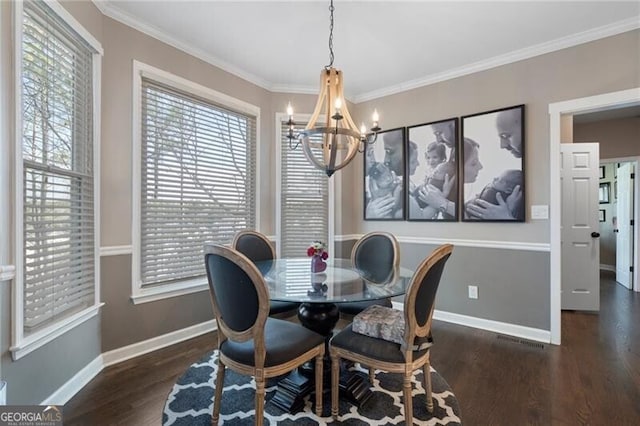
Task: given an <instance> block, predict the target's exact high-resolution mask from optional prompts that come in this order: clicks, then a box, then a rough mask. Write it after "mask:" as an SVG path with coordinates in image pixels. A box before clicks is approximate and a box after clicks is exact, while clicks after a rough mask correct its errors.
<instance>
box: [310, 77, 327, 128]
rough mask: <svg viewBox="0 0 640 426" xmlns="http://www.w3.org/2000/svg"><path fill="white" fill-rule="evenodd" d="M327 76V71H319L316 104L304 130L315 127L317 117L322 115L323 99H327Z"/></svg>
mask: <svg viewBox="0 0 640 426" xmlns="http://www.w3.org/2000/svg"><path fill="white" fill-rule="evenodd" d="M328 75H329V71H328V70H324V69H323V70H322V71H320V93H319V94H318V100H317V102H316V106H315V108H314V109H313V114H311V118H309V121H308V122H307V126H306V127H305V130H309V129H313V128H314V127H315V126H316V122H317V121H318V117H319V116H320V114H322V113H323V111H322V110H323V107H324V104H325V102H324V101H325V99H326V97H327V78H328Z"/></svg>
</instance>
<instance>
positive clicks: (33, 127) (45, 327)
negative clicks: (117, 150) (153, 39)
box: [12, 2, 101, 358]
mask: <svg viewBox="0 0 640 426" xmlns="http://www.w3.org/2000/svg"><path fill="white" fill-rule="evenodd" d="M16 13H17V15H18V16H20V20H19V22H20V23H21V26H20V33H19V37H17V40H18V44H17V49H16V51H17V52H19V54H18V55H17V60H16V62H17V64H18V70H19V72H18V75H19V76H20V78H19V80H18V83H17V87H18V89H17V91H18V93H17V98H18V99H19V105H20V107H21V109H20V111H18V113H17V114H16V115H17V122H18V126H17V127H18V134H19V137H18V138H17V141H18V149H17V151H18V152H19V153H21V155H20V157H19V158H20V161H19V162H18V164H16V172H17V176H16V186H17V188H16V197H17V200H16V209H17V211H16V217H17V218H20V219H18V220H17V232H16V234H17V237H16V247H17V249H18V251H19V253H20V255H19V256H17V257H16V258H17V259H19V260H18V261H17V264H18V265H17V266H18V267H17V270H18V272H17V276H16V282H17V285H18V289H19V290H18V291H17V292H16V293H17V294H16V295H15V297H16V300H15V303H16V308H17V309H16V314H17V318H16V321H15V325H16V332H15V336H16V342H15V343H14V347H13V348H12V350H13V351H14V357H15V358H19V357H20V356H22V355H24V354H26V353H28V352H30V351H31V350H33V349H35V348H36V347H38V346H40V345H41V344H44V343H46V341H49V340H51V339H52V338H54V337H55V335H56V333H58V334H60V333H61V332H64V330H66V329H68V328H69V327H71V326H73V325H75V324H77V323H79V322H81V321H82V320H84V319H86V318H89V317H90V316H93V315H95V313H96V312H97V307H98V306H97V305H98V297H99V295H98V291H97V281H98V277H99V274H98V246H99V238H98V232H97V225H98V224H97V221H96V212H97V210H98V204H97V199H98V191H97V176H96V167H95V165H96V164H97V162H96V161H95V158H94V153H95V152H96V146H97V145H98V141H97V133H98V132H97V131H95V128H94V117H95V116H97V114H98V111H97V109H98V108H97V105H98V102H97V99H96V95H97V93H98V92H99V91H98V86H99V85H98V84H97V83H96V81H95V76H94V69H96V70H99V60H100V56H99V53H100V50H101V48H100V45H99V43H97V41H95V39H93V37H91V36H90V35H88V33H86V31H85V30H84V29H82V27H80V26H79V24H77V22H76V21H75V20H74V19H73V18H72V17H71V16H70V15H68V13H67V12H66V11H64V9H62V8H61V7H60V6H59V5H58V4H57V3H50V4H45V3H44V2H24V4H23V8H19V7H18V8H17V9H16ZM96 74H97V73H96ZM18 197H19V198H18Z"/></svg>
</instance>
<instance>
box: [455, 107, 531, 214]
mask: <svg viewBox="0 0 640 426" xmlns="http://www.w3.org/2000/svg"><path fill="white" fill-rule="evenodd" d="M461 126H462V140H461V142H460V147H461V162H462V166H461V170H462V178H461V180H462V182H463V185H462V201H463V203H464V204H463V208H462V209H461V213H462V220H463V221H468V222H476V221H484V222H524V220H525V169H524V164H525V162H524V153H525V123H524V105H517V106H512V107H508V108H501V109H497V110H493V111H487V112H482V113H478V114H473V115H468V116H465V117H462V124H461Z"/></svg>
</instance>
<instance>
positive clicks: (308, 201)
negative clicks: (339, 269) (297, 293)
mask: <svg viewBox="0 0 640 426" xmlns="http://www.w3.org/2000/svg"><path fill="white" fill-rule="evenodd" d="M295 121H296V123H297V124H296V129H295V131H300V130H303V129H304V127H305V125H306V124H305V123H304V120H300V119H296V120H295ZM277 123H278V130H279V132H278V135H277V140H279V141H280V144H279V149H278V166H279V167H278V180H279V181H278V190H279V191H278V206H277V210H278V211H277V214H276V216H277V223H276V234H277V236H276V238H277V242H276V249H277V252H278V256H279V257H304V256H306V253H307V248H308V247H309V244H311V243H312V242H313V241H314V240H320V241H324V242H326V243H327V247H329V254H330V255H334V253H332V251H333V230H332V227H333V220H332V218H333V213H332V211H333V209H332V202H331V201H332V193H333V191H332V184H333V179H335V177H333V178H331V179H329V178H327V175H326V174H325V173H324V172H323V171H322V170H318V169H316V168H315V167H313V166H312V165H311V163H310V162H309V160H307V157H305V154H304V152H303V150H302V147H301V146H298V147H297V148H296V149H290V147H289V139H288V138H287V134H288V131H289V128H288V126H287V124H286V122H285V121H284V117H283V116H282V117H278V119H277ZM301 123H302V124H301ZM314 137H317V138H320V137H321V136H320V135H316V136H314ZM292 144H293V145H294V146H295V141H292Z"/></svg>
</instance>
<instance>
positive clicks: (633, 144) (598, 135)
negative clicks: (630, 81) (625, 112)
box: [573, 82, 640, 159]
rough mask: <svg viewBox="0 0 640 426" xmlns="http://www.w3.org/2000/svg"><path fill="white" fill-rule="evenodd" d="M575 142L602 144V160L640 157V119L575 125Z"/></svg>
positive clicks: (630, 118) (621, 119) (622, 119)
mask: <svg viewBox="0 0 640 426" xmlns="http://www.w3.org/2000/svg"><path fill="white" fill-rule="evenodd" d="M639 85H640V82H639ZM573 141H574V142H575V143H579V142H600V158H601V159H606V158H619V157H633V156H636V155H640V117H629V118H620V119H616V120H603V121H595V122H592V123H574V125H573Z"/></svg>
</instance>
